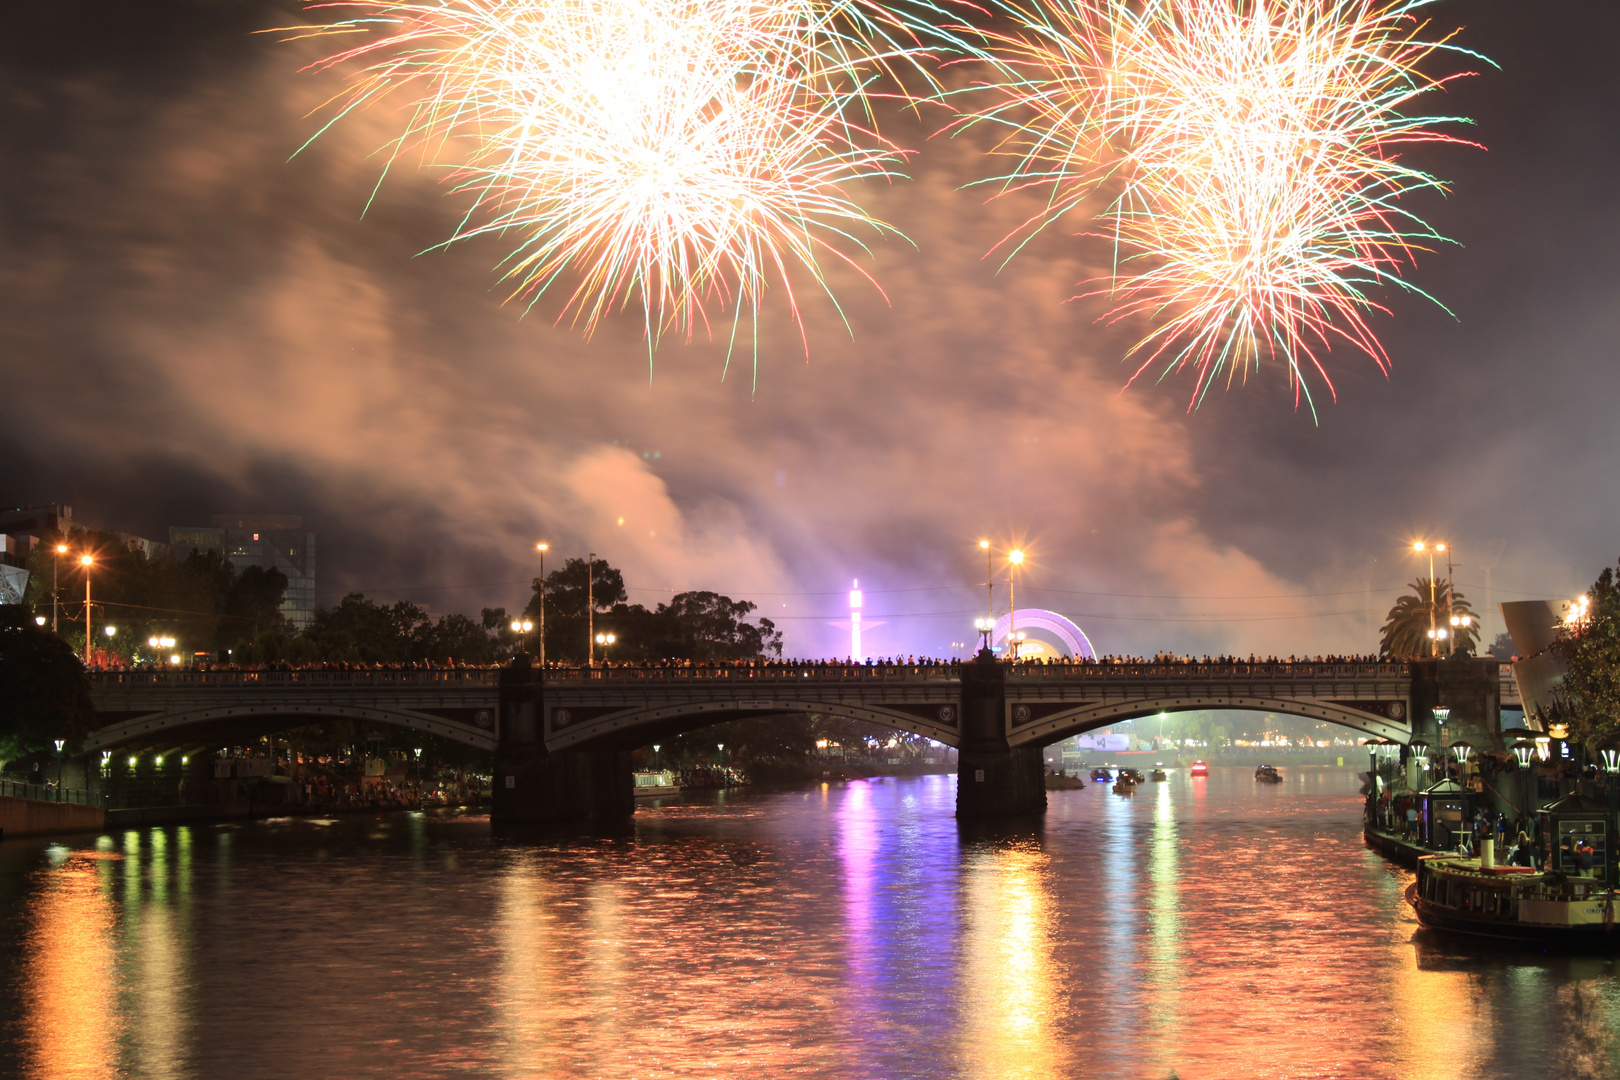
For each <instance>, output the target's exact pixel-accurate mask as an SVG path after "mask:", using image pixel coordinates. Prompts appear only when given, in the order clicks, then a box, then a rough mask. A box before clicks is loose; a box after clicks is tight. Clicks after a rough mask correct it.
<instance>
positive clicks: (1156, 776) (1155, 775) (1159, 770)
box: [1148, 765, 1170, 783]
mask: <svg viewBox="0 0 1620 1080" xmlns="http://www.w3.org/2000/svg"><path fill="white" fill-rule="evenodd" d="M1148 779H1149V780H1152V781H1153V782H1154V783H1158V782H1159V781H1160V780H1168V779H1170V774H1169V773H1167V772H1165V771H1164V766H1162V765H1155V766H1153V771H1152V772H1150V773H1148Z"/></svg>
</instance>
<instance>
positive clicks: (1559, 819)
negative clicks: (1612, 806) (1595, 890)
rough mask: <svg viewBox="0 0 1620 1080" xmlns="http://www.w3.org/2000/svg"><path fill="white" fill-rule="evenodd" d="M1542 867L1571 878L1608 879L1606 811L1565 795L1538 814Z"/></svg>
mask: <svg viewBox="0 0 1620 1080" xmlns="http://www.w3.org/2000/svg"><path fill="white" fill-rule="evenodd" d="M1539 852H1540V857H1541V865H1542V866H1546V867H1550V868H1551V869H1553V870H1554V871H1557V872H1558V873H1561V874H1567V875H1569V876H1570V877H1583V878H1595V879H1597V880H1598V881H1602V882H1607V881H1608V880H1609V867H1610V858H1611V852H1610V849H1609V810H1608V807H1606V806H1604V805H1603V804H1602V803H1600V802H1598V801H1596V800H1595V799H1588V798H1587V797H1586V796H1584V795H1579V794H1575V795H1565V796H1564V797H1563V798H1562V799H1559V800H1558V801H1556V802H1551V803H1548V804H1547V805H1546V806H1545V807H1543V808H1542V811H1541V838H1540V842H1539Z"/></svg>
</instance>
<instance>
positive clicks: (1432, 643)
mask: <svg viewBox="0 0 1620 1080" xmlns="http://www.w3.org/2000/svg"><path fill="white" fill-rule="evenodd" d="M1412 550H1413V551H1415V552H1417V553H1418V554H1420V555H1421V554H1423V553H1424V552H1427V553H1428V556H1429V655H1430V656H1439V655H1440V642H1441V641H1442V640H1443V639H1444V638H1445V635H1444V634H1443V633H1436V632H1435V625H1434V616H1435V612H1434V609H1435V607H1436V606H1437V605H1438V604H1439V600H1438V599H1436V597H1435V595H1434V593H1435V588H1434V553H1435V552H1437V551H1446V550H1449V547H1448V545H1446V544H1426V543H1424V542H1423V541H1422V540H1419V541H1417V542H1416V543H1414V544H1413V545H1412ZM1446 558H1447V559H1448V560H1449V559H1450V556H1449V555H1448V556H1446ZM1448 573H1449V571H1448ZM1449 580H1450V578H1449V577H1448V578H1447V581H1448V582H1449ZM1448 588H1449V585H1448ZM1450 611H1451V599H1450V596H1449V595H1448V596H1447V598H1446V612H1447V613H1448V614H1449V613H1450Z"/></svg>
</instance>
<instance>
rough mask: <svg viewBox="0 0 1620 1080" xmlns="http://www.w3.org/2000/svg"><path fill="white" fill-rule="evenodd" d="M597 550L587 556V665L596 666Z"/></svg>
mask: <svg viewBox="0 0 1620 1080" xmlns="http://www.w3.org/2000/svg"><path fill="white" fill-rule="evenodd" d="M595 578H596V552H594V551H593V552H591V553H590V554H589V555H587V556H586V557H585V666H586V667H595V666H596V645H595V643H594V637H595V632H596V592H595V584H596V583H595Z"/></svg>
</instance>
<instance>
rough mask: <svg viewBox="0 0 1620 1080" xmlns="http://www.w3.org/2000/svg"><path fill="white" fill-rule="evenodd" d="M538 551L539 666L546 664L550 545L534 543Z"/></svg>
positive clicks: (542, 542)
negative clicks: (547, 569) (547, 563)
mask: <svg viewBox="0 0 1620 1080" xmlns="http://www.w3.org/2000/svg"><path fill="white" fill-rule="evenodd" d="M534 550H536V551H538V552H539V553H540V666H541V667H545V666H546V552H548V551H550V550H551V545H550V544H548V543H546V542H545V541H544V540H542V541H540V542H539V543H538V544H536V545H534Z"/></svg>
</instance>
